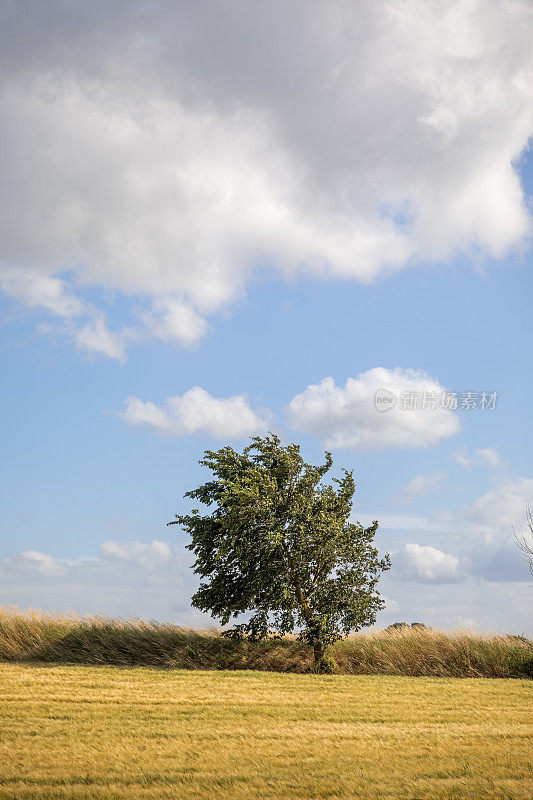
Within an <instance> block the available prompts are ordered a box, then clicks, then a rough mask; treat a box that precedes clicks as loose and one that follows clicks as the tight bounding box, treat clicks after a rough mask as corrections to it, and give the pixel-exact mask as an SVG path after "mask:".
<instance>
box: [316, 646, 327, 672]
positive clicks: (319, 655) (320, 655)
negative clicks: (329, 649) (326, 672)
mask: <svg viewBox="0 0 533 800" xmlns="http://www.w3.org/2000/svg"><path fill="white" fill-rule="evenodd" d="M325 652H326V648H325V647H324V644H323V642H315V643H314V645H313V653H314V656H315V667H317V666H318V665H319V664H320V662H321V661H322V659H323V658H324V653H325Z"/></svg>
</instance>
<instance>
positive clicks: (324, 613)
mask: <svg viewBox="0 0 533 800" xmlns="http://www.w3.org/2000/svg"><path fill="white" fill-rule="evenodd" d="M199 463H200V464H202V465H203V466H206V467H208V468H209V469H210V470H211V471H212V473H213V479H212V480H209V481H207V482H206V483H205V484H203V485H202V486H200V487H198V488H197V489H194V490H192V491H190V492H187V494H186V495H185V496H186V497H189V498H192V499H193V500H197V501H199V502H200V503H201V504H203V505H204V506H206V507H207V509H206V510H205V513H203V514H201V513H200V511H199V510H198V509H193V510H192V512H191V513H190V514H177V515H176V519H175V520H174V521H173V522H170V523H169V524H170V525H180V526H182V528H183V529H184V530H185V531H187V532H188V533H189V534H190V536H191V542H190V543H189V544H188V545H187V546H188V548H189V549H190V550H191V551H192V552H193V553H194V554H195V556H196V561H195V563H194V567H193V568H194V571H195V572H196V573H197V574H198V575H199V576H200V578H201V579H202V583H201V584H200V587H199V589H198V591H197V592H196V593H195V594H194V596H193V598H192V603H193V605H194V606H195V607H196V608H198V609H200V610H202V611H208V612H210V613H211V614H212V616H214V617H215V618H217V619H219V620H220V621H221V623H222V624H223V625H226V624H228V623H229V621H230V619H232V618H237V617H239V616H241V615H243V614H246V613H247V612H248V613H250V616H249V618H248V621H246V622H241V623H239V624H236V625H234V627H233V628H232V629H231V630H229V631H227V632H226V634H227V635H231V636H236V637H241V636H249V637H250V638H252V639H261V638H263V637H265V636H267V635H269V633H271V632H272V631H275V632H277V633H278V634H279V635H283V634H285V633H289V632H293V631H294V630H297V631H298V634H299V636H300V638H301V639H303V640H304V641H306V642H307V643H309V644H310V645H312V646H313V648H314V654H315V661H316V663H317V665H320V664H321V663H325V661H324V654H325V648H326V647H327V645H329V644H330V643H332V642H333V641H335V640H336V639H338V638H340V637H342V636H344V635H347V634H348V633H349V632H351V631H356V630H359V629H360V628H361V627H363V626H365V625H370V624H372V623H373V622H374V621H375V616H376V612H377V611H378V610H380V609H381V608H382V607H383V602H382V600H381V598H380V597H379V594H378V592H377V589H376V584H377V582H378V579H379V577H380V574H381V572H382V571H383V570H386V569H388V568H389V566H390V562H389V557H388V556H384V557H382V558H380V557H379V554H378V551H377V549H376V547H375V546H374V544H373V540H374V536H375V534H376V530H377V528H378V523H377V522H373V523H372V525H371V526H370V527H367V528H365V527H363V526H362V525H360V524H359V523H353V522H351V521H350V514H351V510H352V499H353V495H354V492H355V483H354V478H353V473H352V471H348V470H343V472H342V477H340V478H334V479H333V480H332V481H331V482H330V483H325V482H324V481H323V479H324V476H325V475H326V473H327V472H328V471H329V470H330V469H331V467H332V464H333V460H332V457H331V454H330V453H326V454H325V462H324V464H323V465H321V466H313V465H311V464H308V463H306V462H305V461H304V460H303V458H302V456H301V455H300V447H299V446H298V445H296V444H289V445H288V446H282V444H281V442H280V439H279V438H278V437H277V436H275V435H274V434H269V435H268V436H266V437H264V438H261V437H253V438H252V440H251V443H250V445H249V446H248V447H245V448H244V450H243V451H242V452H241V453H239V452H237V451H235V450H234V449H233V448H232V447H229V446H228V447H223V448H222V449H220V450H217V451H212V450H207V451H206V452H205V453H204V458H203V459H201V460H200V462H199Z"/></svg>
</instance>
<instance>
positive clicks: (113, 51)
mask: <svg viewBox="0 0 533 800" xmlns="http://www.w3.org/2000/svg"><path fill="white" fill-rule="evenodd" d="M532 15H533V9H532V7H531V4H530V3H528V2H525V1H522V2H520V1H518V2H513V3H501V2H499V0H483V1H482V0H472V2H467V3H466V2H464V0H450V2H448V3H445V4H439V3H426V2H423V0H406V1H405V2H402V3H391V2H384V0H383V1H381V0H361V2H358V3H356V4H354V3H350V2H343V0H341V1H340V2H338V3H332V4H324V3H319V2H307V0H305V1H304V0H300V1H299V2H298V1H297V2H294V3H291V4H290V5H287V4H286V3H281V2H277V0H274V2H273V3H270V4H268V7H267V6H266V5H261V4H257V3H251V4H246V5H245V6H243V5H242V4H236V5H221V6H216V7H213V8H210V9H209V13H206V8H205V6H204V4H202V3H199V4H196V3H188V4H180V3H177V4H168V3H165V2H158V1H157V0H156V2H154V3H151V4H150V5H149V6H148V7H147V6H146V4H145V3H142V2H141V0H127V2H126V0H119V2H118V4H117V3H113V4H109V3H103V2H96V3H91V4H90V5H85V4H83V3H77V2H74V3H68V4H65V3H62V2H60V0H50V2H48V3H46V4H42V3H39V2H37V0H30V2H29V4H28V3H26V4H24V5H23V6H22V5H16V4H15V5H13V6H10V10H9V13H7V12H5V16H4V19H3V21H2V22H3V24H2V25H1V26H0V37H1V39H2V41H1V45H2V46H1V51H2V76H3V78H2V82H1V84H0V105H1V109H2V118H3V125H2V129H1V131H0V139H1V141H0V145H1V149H2V152H4V153H5V158H4V160H3V162H2V164H3V167H2V176H1V177H2V180H1V181H0V186H1V187H3V188H2V189H1V190H0V210H1V214H0V242H1V243H2V244H1V249H0V262H1V263H3V264H5V265H7V266H8V267H9V269H16V270H22V271H24V272H26V273H27V274H28V275H31V276H34V275H35V274H36V273H40V274H42V275H43V276H45V278H46V279H53V278H54V276H57V274H59V273H61V274H63V275H65V271H66V270H69V269H72V268H74V267H75V268H76V274H75V276H71V277H70V278H69V281H70V282H71V283H74V282H76V284H77V285H80V286H84V285H100V286H105V287H110V288H112V289H113V288H114V289H117V290H119V291H121V292H122V293H124V294H126V295H131V296H135V298H136V299H135V302H136V303H137V302H138V298H139V297H141V298H143V299H144V300H145V301H146V303H147V304H151V302H152V301H155V311H153V312H151V314H150V313H149V314H148V317H147V325H148V328H149V330H150V331H152V335H153V334H154V331H156V333H155V335H158V336H161V337H162V338H168V339H174V340H176V341H178V342H179V343H184V344H190V343H191V342H194V341H197V340H198V339H200V338H201V336H203V335H204V334H205V330H206V323H205V321H204V315H205V314H209V313H211V312H213V311H214V310H216V309H218V308H221V307H224V306H227V305H228V303H230V302H231V301H232V300H233V299H234V298H235V297H237V296H238V295H239V294H240V293H241V292H242V291H243V288H244V287H245V286H246V283H247V281H248V279H249V275H250V272H251V271H252V270H254V269H255V268H256V265H257V264H258V263H268V264H269V265H272V266H273V267H275V268H277V269H278V270H279V271H280V272H281V273H282V274H283V275H288V276H292V275H295V274H297V273H299V272H303V273H306V274H311V275H313V274H317V275H326V276H328V275H331V276H336V277H342V278H349V279H353V278H355V279H358V280H363V281H370V280H374V279H375V278H376V277H378V276H379V275H382V274H384V273H387V272H390V271H391V270H397V269H400V268H402V267H404V266H406V265H407V264H410V263H411V262H413V261H419V260H424V261H439V260H445V259H447V258H448V257H450V256H451V255H453V254H455V253H456V252H458V251H463V252H465V253H467V254H468V253H471V252H478V251H480V250H481V251H482V253H484V254H488V255H491V256H495V257H500V256H502V255H503V254H504V253H505V252H507V251H508V250H509V248H512V247H515V246H520V245H521V243H522V242H523V241H524V237H527V235H528V234H529V232H530V219H529V217H528V213H527V210H526V206H525V204H524V199H523V191H522V188H521V185H520V179H519V176H518V174H517V171H516V166H515V165H516V163H517V159H518V158H519V156H520V154H521V153H522V152H523V150H524V148H525V147H526V145H527V141H528V137H529V136H530V135H531V133H532V131H533V102H532V100H533V81H532V78H531V71H532V67H533V53H532V50H531V46H530V44H531V43H530V26H531V20H532ZM117 20H120V25H119V24H118V23H117ZM184 32H186V33H184ZM213 42H216V46H213ZM266 65H268V68H267V66H266ZM15 282H16V281H15ZM60 286H61V284H54V285H51V284H50V285H49V286H48V288H47V289H46V291H45V295H46V293H47V292H48V295H47V296H48V300H47V301H46V302H47V307H48V309H49V310H50V311H54V308H55V309H56V311H54V313H57V312H58V313H60V315H64V314H65V312H68V313H70V314H74V313H76V310H75V309H76V301H74V300H72V299H70V300H68V299H67V296H71V294H72V293H70V292H69V290H68V288H63V289H61V288H58V287H60ZM54 287H55V288H54ZM11 288H13V284H12V287H11ZM8 291H9V288H8ZM56 291H58V292H59V295H58V296H56V295H55V294H54V293H55V292H56ZM61 295H64V296H63V297H62V296H61ZM18 296H19V297H20V298H21V299H24V298H26V300H27V302H28V303H29V304H30V305H31V304H33V302H34V301H33V300H32V296H31V293H30V294H28V293H26V292H24V291H22V293H20V292H19V294H18ZM69 304H70V305H69ZM158 304H159V305H158ZM182 304H185V305H182ZM172 307H174V309H176V308H177V309H178V311H177V312H176V311H175V310H172ZM69 308H70V311H68V309H69ZM158 308H159V310H158ZM165 308H166V310H165ZM161 309H162V310H161ZM179 309H181V310H179ZM184 309H187V311H185V310H184ZM154 314H155V319H153V318H152V316H153V315H154ZM159 318H160V319H159ZM139 338H142V336H139ZM103 350H104V352H105V351H114V352H117V353H119V352H120V349H118V350H117V348H116V345H109V343H107V344H104V345H103ZM117 357H120V356H117Z"/></svg>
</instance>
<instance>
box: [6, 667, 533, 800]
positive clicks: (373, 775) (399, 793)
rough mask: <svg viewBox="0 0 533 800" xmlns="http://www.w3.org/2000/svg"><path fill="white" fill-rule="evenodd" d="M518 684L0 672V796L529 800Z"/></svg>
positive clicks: (526, 685) (524, 704)
mask: <svg viewBox="0 0 533 800" xmlns="http://www.w3.org/2000/svg"><path fill="white" fill-rule="evenodd" d="M531 688H532V685H531V682H529V681H523V680H516V681H505V680H485V679H477V680H470V679H465V680H455V679H453V678H405V677H388V676H386V677H383V676H368V675H363V676H353V675H335V676H320V675H318V676H317V675H294V674H293V675H291V674H273V673H265V672H245V671H240V672H221V671H218V672H200V671H196V672H193V671H177V670H176V671H174V670H160V669H148V668H127V669H125V668H121V669H120V668H116V667H115V668H113V667H89V666H79V665H78V666H66V665H59V666H51V667H50V666H48V667H46V666H35V665H30V664H24V665H21V664H2V665H0V714H1V717H2V722H1V738H0V798H9V799H10V800H55V799H58V798H62V799H63V800H64V799H65V798H69V800H103V798H106V800H108V799H109V798H112V799H113V800H125V799H126V798H128V799H129V800H167V799H168V800H170V798H172V800H177V799H178V798H179V799H180V800H207V799H209V800H214V798H216V800H281V798H283V800H311V798H313V800H326V799H327V800H376V799H377V800H444V799H446V800H452V799H453V800H481V798H492V800H529V798H530V797H531V796H533V780H532V768H531V763H530V761H531V735H532V733H533V728H532V725H531V713H530V712H531Z"/></svg>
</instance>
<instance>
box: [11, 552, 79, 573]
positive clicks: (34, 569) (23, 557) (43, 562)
mask: <svg viewBox="0 0 533 800" xmlns="http://www.w3.org/2000/svg"><path fill="white" fill-rule="evenodd" d="M64 572H65V568H64V566H63V564H62V563H61V561H58V560H57V559H55V558H52V556H49V555H47V554H46V553H40V552H39V551H38V550H26V551H25V552H24V553H21V554H20V555H16V556H7V557H6V558H4V559H3V560H2V561H0V576H2V578H3V579H9V577H10V576H12V575H22V576H26V577H27V578H31V576H42V577H59V576H61V575H63V574H64Z"/></svg>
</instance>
